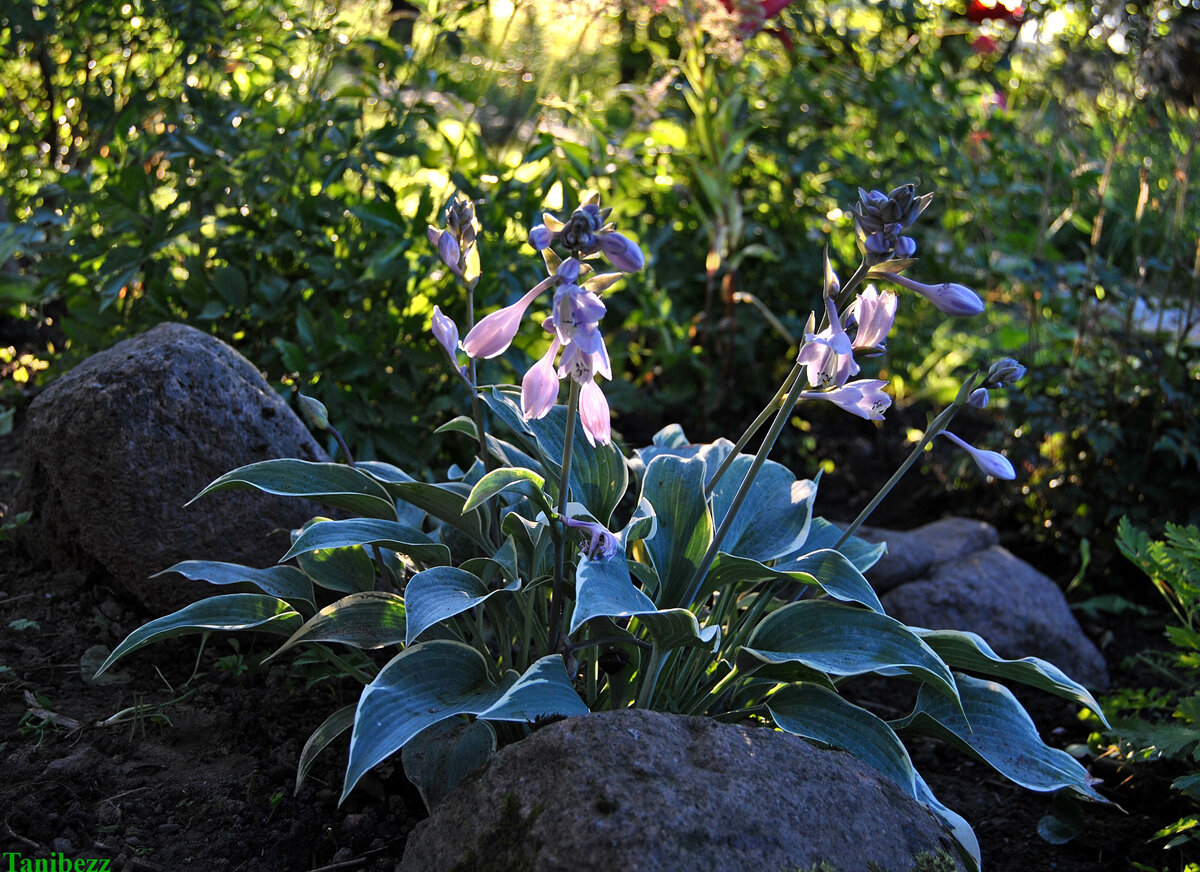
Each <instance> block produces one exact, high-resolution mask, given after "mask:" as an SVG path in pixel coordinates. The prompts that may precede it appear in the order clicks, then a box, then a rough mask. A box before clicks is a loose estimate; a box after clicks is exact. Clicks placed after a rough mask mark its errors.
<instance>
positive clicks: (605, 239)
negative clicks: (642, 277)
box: [597, 232, 646, 273]
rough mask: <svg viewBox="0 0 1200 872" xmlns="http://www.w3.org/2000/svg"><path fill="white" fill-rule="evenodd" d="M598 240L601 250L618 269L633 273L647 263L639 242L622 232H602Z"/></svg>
mask: <svg viewBox="0 0 1200 872" xmlns="http://www.w3.org/2000/svg"><path fill="white" fill-rule="evenodd" d="M597 240H598V241H599V243H600V250H601V251H603V252H604V256H605V257H607V258H608V260H609V262H610V263H612V265H613V266H615V267H616V268H617V269H619V270H620V271H621V272H625V273H633V272H637V271H638V270H640V269H641V268H642V267H643V266H645V265H646V260H645V257H644V256H643V255H642V250H641V249H640V248H638V246H637V243H635V242H634V241H633V240H631V239H629V238H628V237H625V236H622V235H621V234H620V233H613V232H609V233H601V234H599V235H598V237H597Z"/></svg>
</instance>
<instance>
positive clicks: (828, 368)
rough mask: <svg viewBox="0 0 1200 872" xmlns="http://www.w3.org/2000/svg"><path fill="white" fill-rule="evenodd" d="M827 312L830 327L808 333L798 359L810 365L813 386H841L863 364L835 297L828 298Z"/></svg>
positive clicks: (826, 300) (809, 373)
mask: <svg viewBox="0 0 1200 872" xmlns="http://www.w3.org/2000/svg"><path fill="white" fill-rule="evenodd" d="M825 312H826V316H827V317H828V319H829V326H828V327H826V328H825V329H824V330H822V331H821V332H820V333H805V334H804V338H805V340H806V341H805V343H804V347H803V348H801V349H800V354H799V355H797V357H796V361H797V363H802V364H804V365H805V367H806V368H807V371H808V383H809V384H810V385H812V386H813V387H825V388H828V387H841V386H842V385H844V384H845V383H846V381H847V380H848V379H849V378H850V377H851V376H853V375H857V374H858V369H859V367H858V364H857V363H855V362H854V354H853V345H852V343H851V342H850V337H849V336H847V335H846V330H845V328H844V327H843V326H842V321H841V318H839V317H838V311H837V305H836V304H835V303H834V301H833V298H832V297H826V298H825Z"/></svg>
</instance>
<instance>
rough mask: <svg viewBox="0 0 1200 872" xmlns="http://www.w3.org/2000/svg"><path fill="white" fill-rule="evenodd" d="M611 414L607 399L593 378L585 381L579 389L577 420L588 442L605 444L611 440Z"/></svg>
mask: <svg viewBox="0 0 1200 872" xmlns="http://www.w3.org/2000/svg"><path fill="white" fill-rule="evenodd" d="M611 417H612V416H611V414H610V413H609V410H608V399H607V398H606V397H605V396H604V391H602V390H600V386H599V385H598V384H596V381H595V379H591V378H589V379H588V380H587V381H585V382H584V383H583V385H582V387H581V388H580V391H579V420H580V421H581V422H582V424H583V434H584V435H585V436H586V437H587V441H588V444H590V445H593V446H594V445H595V444H596V443H600V444H601V445H607V444H608V443H609V442H611V441H612V425H611V422H610V418H611Z"/></svg>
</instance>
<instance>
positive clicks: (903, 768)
mask: <svg viewBox="0 0 1200 872" xmlns="http://www.w3.org/2000/svg"><path fill="white" fill-rule="evenodd" d="M767 709H768V710H769V711H770V712H771V718H772V719H773V720H774V721H775V725H776V726H777V727H779V728H780V729H782V730H785V731H787V732H789V733H794V734H795V735H797V736H803V737H804V738H806V739H812V740H814V741H817V742H821V743H822V744H824V745H830V746H832V747H834V748H841V749H842V750H843V751H849V752H850V753H851V754H853V755H854V756H855V757H857V758H858V759H859V760H861V761H863V762H864V763H866V764H868V765H870V766H872V767H874V768H875V769H878V770H879V771H880V772H882V773H883V774H884V775H886V776H888V777H889V778H891V779H892V780H893V781H895V782H896V783H897V784H899V785H900V787H901V788H902V789H903V790H904V792H905V793H907V794H908V795H909V796H911V797H913V798H916V797H917V784H916V772H915V770H914V769H913V764H912V760H911V758H909V756H908V750H907V749H906V748H905V747H904V745H903V743H902V742H901V741H900V737H899V736H897V735H896V733H895V731H894V730H893V729H892V728H891V727H890V726H888V723H887V721H885V720H883V719H882V718H880V717H878V716H877V715H874V714H872V713H871V712H869V711H867V710H866V709H864V708H860V707H859V706H856V705H854V704H853V703H850V702H847V701H846V700H844V699H842V698H841V697H840V696H838V695H837V694H836V693H835V692H833V691H832V690H827V689H826V688H824V687H819V686H817V685H815V684H809V683H808V682H801V683H799V684H789V685H788V686H787V687H783V688H780V689H779V691H778V692H777V693H774V694H772V695H771V696H769V697H767Z"/></svg>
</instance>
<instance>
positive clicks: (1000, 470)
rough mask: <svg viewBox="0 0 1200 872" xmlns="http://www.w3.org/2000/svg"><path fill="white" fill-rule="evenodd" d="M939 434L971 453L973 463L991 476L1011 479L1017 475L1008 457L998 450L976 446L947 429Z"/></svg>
mask: <svg viewBox="0 0 1200 872" xmlns="http://www.w3.org/2000/svg"><path fill="white" fill-rule="evenodd" d="M940 435H942V436H945V437H946V438H947V439H949V440H950V441H951V442H953V443H954V444H955V445H957V446H958V447H959V448H961V449H963V450H964V451H966V452H967V453H968V454H969V455H971V459H972V460H974V461H975V465H976V466H978V467H979V468H980V469H981V470H982V471H983V472H984V473H985V474H987V475H990V476H991V477H992V478H1002V479H1005V480H1006V481H1012V480H1013V479H1014V478H1016V477H1017V472H1016V470H1015V469H1013V465H1012V464H1011V463H1010V462H1009V460H1008V458H1007V457H1005V456H1004V455H1003V454H1001V453H1000V452H999V451H988V450H986V449H983V448H976V447H975V446H974V445H972V444H970V443H969V442H967V441H966V440H964V439H960V438H959V437H957V436H955V435H954V434H953V433H951V432H950V431H949V430H943V431H941V433H940Z"/></svg>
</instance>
